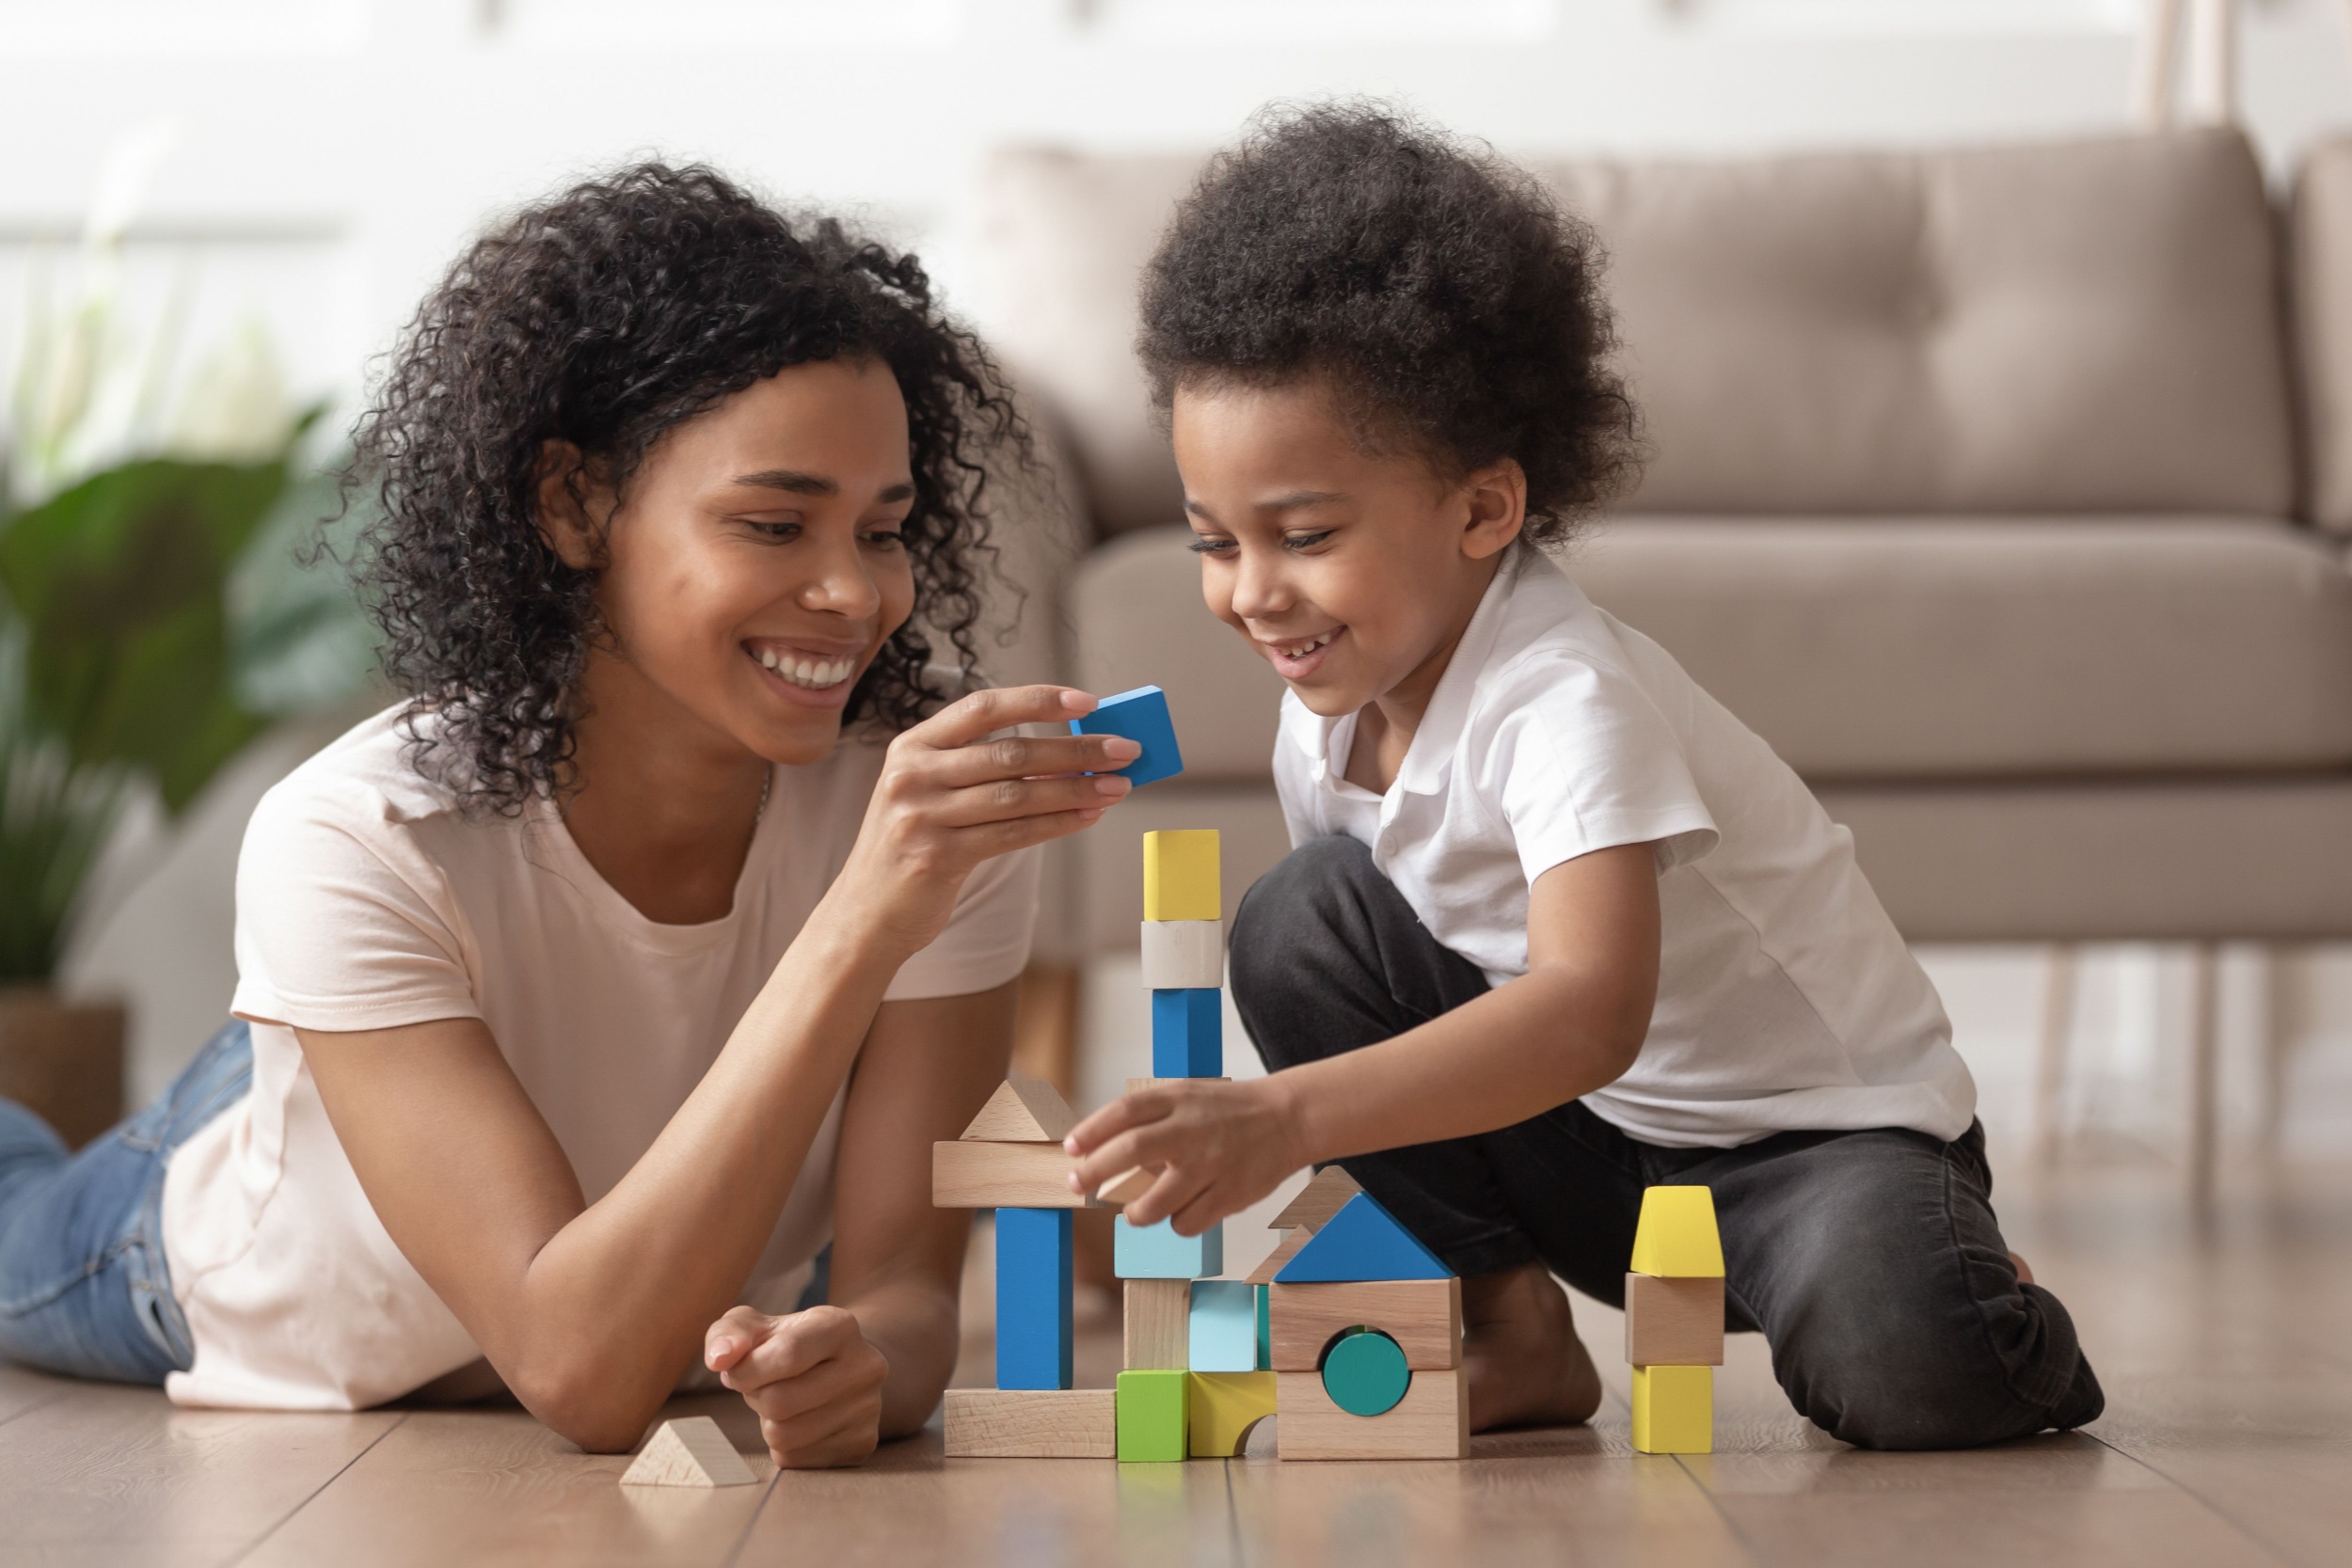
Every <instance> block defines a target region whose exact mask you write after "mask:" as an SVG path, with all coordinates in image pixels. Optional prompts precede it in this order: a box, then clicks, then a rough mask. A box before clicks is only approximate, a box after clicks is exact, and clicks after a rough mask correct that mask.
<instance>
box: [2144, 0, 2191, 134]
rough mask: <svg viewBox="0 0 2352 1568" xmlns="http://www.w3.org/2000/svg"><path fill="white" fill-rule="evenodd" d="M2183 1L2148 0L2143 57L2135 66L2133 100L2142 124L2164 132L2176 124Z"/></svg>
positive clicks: (2151, 129) (2146, 127) (2147, 128)
mask: <svg viewBox="0 0 2352 1568" xmlns="http://www.w3.org/2000/svg"><path fill="white" fill-rule="evenodd" d="M2181 6H2182V0H2147V19H2146V21H2145V22H2143V23H2142V24H2141V26H2140V34H2139V56H2138V58H2137V60H2136V61H2135V62H2134V63H2133V68H2132V75H2133V81H2132V103H2133V107H2134V108H2136V109H2137V110H2138V112H2139V123H2140V125H2141V126H2142V127H2143V128H2144V129H2146V130H2150V131H2162V130H2164V129H2166V128H2167V127H2169V125H2170V124H2171V123H2172V79H2173V75H2174V72H2175V70H2176V67H2177V65H2178V62H2179V60H2180V56H2181Z"/></svg>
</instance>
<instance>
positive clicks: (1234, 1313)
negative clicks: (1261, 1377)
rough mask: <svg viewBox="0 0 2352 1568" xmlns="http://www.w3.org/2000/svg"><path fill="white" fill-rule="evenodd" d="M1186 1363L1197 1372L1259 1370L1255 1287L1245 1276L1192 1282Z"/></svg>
mask: <svg viewBox="0 0 2352 1568" xmlns="http://www.w3.org/2000/svg"><path fill="white" fill-rule="evenodd" d="M1184 1361H1185V1365H1186V1366H1187V1367H1189V1368H1190V1369H1191V1370H1194V1371H1196V1372H1254V1371H1256V1370H1258V1288H1257V1287H1256V1286H1255V1285H1252V1284H1250V1283H1249V1282H1248V1280H1246V1279H1196V1280H1194V1281H1193V1282H1192V1334H1191V1338H1190V1340H1189V1342H1188V1346H1187V1350H1186V1354H1185V1357H1184Z"/></svg>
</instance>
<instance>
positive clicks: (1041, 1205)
mask: <svg viewBox="0 0 2352 1568" xmlns="http://www.w3.org/2000/svg"><path fill="white" fill-rule="evenodd" d="M1075 1164H1077V1162H1076V1161H1075V1160H1073V1159H1072V1158H1071V1157H1070V1156H1069V1155H1068V1154H1066V1153H1064V1152H1062V1147H1061V1145H1059V1144H980V1143H965V1142H963V1141H962V1140H961V1139H958V1140H957V1141H956V1142H954V1143H942V1144H933V1145H931V1203H932V1205H933V1206H934V1207H936V1208H940V1209H1086V1208H1099V1207H1101V1205H1099V1204H1096V1203H1094V1202H1093V1200H1091V1199H1089V1198H1085V1197H1081V1196H1078V1195H1077V1194H1076V1193H1073V1192H1072V1191H1071V1190H1070V1171H1071V1167H1072V1166H1073V1165H1075Z"/></svg>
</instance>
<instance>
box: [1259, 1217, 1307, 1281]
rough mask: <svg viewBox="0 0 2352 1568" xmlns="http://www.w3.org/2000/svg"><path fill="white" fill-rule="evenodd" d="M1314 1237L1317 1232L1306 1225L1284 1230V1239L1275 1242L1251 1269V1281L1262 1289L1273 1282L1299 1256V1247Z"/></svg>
mask: <svg viewBox="0 0 2352 1568" xmlns="http://www.w3.org/2000/svg"><path fill="white" fill-rule="evenodd" d="M1314 1239H1315V1233H1314V1232H1313V1231H1311V1230H1309V1229H1307V1228H1306V1227H1304V1226H1301V1227H1299V1228H1297V1229H1295V1230H1285V1231H1283V1232H1282V1239H1281V1240H1280V1241H1279V1242H1277V1243H1274V1250H1273V1251H1272V1252H1269V1253H1267V1254H1266V1255H1265V1257H1264V1258H1263V1259H1261V1260H1260V1261H1259V1263H1258V1266H1257V1267H1256V1268H1254V1269H1251V1270H1250V1271H1249V1283H1250V1284H1252V1285H1255V1286H1257V1287H1258V1288H1259V1289H1260V1290H1263V1289H1265V1288H1266V1287H1267V1286H1268V1285H1271V1284H1273V1283H1274V1276H1275V1275H1278V1274H1280V1273H1281V1272H1282V1268H1283V1265H1285V1264H1287V1263H1288V1262H1289V1261H1290V1260H1291V1259H1294V1258H1295V1257H1297V1256H1298V1249H1299V1248H1301V1247H1303V1246H1305V1245H1306V1244H1307V1243H1309V1242H1311V1241H1313V1240H1314Z"/></svg>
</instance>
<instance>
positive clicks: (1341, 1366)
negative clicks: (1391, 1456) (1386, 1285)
mask: <svg viewBox="0 0 2352 1568" xmlns="http://www.w3.org/2000/svg"><path fill="white" fill-rule="evenodd" d="M1411 1386H1413V1374H1412V1373H1411V1372H1410V1371H1407V1370H1406V1367H1405V1352H1404V1351H1403V1350H1401V1349H1399V1348H1398V1346H1397V1342H1396V1341H1395V1340H1394V1339H1391V1338H1389V1337H1388V1336H1387V1335H1385V1334H1383V1333H1381V1332H1380V1331H1379V1330H1378V1329H1376V1328H1359V1329H1352V1330H1350V1331H1348V1332H1347V1333H1345V1334H1343V1335H1341V1336H1340V1338H1339V1341H1338V1342H1337V1343H1336V1344H1334V1345H1333V1346H1332V1347H1331V1348H1330V1349H1329V1350H1328V1351H1327V1352H1325V1353H1324V1357H1323V1391H1324V1392H1325V1393H1327V1394H1328V1395H1330V1396H1331V1402H1332V1403H1333V1404H1336V1405H1338V1406H1339V1407H1340V1408H1341V1409H1342V1410H1344V1411H1346V1412H1347V1413H1348V1414H1349V1415H1351V1416H1385V1415H1387V1414H1388V1413H1389V1412H1390V1411H1391V1410H1393V1409H1395V1408H1396V1406H1397V1402H1398V1401H1400V1400H1402V1399H1403V1398H1404V1397H1405V1390H1406V1389H1407V1388H1409V1387H1411Z"/></svg>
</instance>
